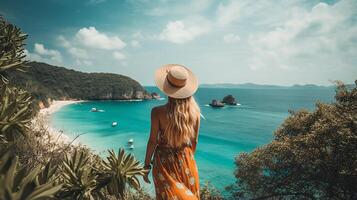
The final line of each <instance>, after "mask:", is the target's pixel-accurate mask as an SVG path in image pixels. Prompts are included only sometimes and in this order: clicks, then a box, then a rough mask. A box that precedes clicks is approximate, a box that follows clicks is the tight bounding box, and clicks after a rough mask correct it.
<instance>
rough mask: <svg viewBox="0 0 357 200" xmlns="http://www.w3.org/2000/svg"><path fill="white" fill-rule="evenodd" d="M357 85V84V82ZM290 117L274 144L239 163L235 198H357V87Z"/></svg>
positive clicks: (244, 156)
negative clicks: (327, 102)
mask: <svg viewBox="0 0 357 200" xmlns="http://www.w3.org/2000/svg"><path fill="white" fill-rule="evenodd" d="M356 85H357V81H356ZM335 99H336V102H335V103H332V104H324V103H317V104H316V110H315V111H313V112H309V111H306V110H300V111H298V112H291V116H290V117H288V118H287V119H286V120H285V122H284V123H283V124H282V125H281V126H280V127H279V128H278V129H277V130H276V132H275V139H274V140H273V141H272V142H271V143H270V144H267V145H265V146H263V147H259V148H257V149H256V150H254V151H253V152H252V153H243V154H240V155H239V156H238V157H237V158H236V165H237V170H236V172H235V176H236V178H237V187H236V188H237V190H235V192H233V194H234V195H235V197H236V198H244V197H246V198H253V199H273V198H280V199H282V198H289V199H356V198H357V162H356V161H357V148H356V147H357V88H356V87H355V88H353V89H351V90H348V89H347V88H346V87H345V86H344V85H343V84H341V83H338V85H337V90H336V97H335Z"/></svg>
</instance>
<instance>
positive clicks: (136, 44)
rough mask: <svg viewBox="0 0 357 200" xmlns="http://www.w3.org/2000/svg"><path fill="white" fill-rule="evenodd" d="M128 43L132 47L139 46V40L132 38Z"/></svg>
mask: <svg viewBox="0 0 357 200" xmlns="http://www.w3.org/2000/svg"><path fill="white" fill-rule="evenodd" d="M130 44H131V46H132V47H140V42H139V41H137V40H132V41H131V42H130Z"/></svg>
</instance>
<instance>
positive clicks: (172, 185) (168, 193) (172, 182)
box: [152, 138, 200, 200]
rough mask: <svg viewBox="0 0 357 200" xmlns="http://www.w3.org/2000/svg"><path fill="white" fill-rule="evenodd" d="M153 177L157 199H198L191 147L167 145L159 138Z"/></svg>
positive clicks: (194, 162) (197, 186) (196, 172)
mask: <svg viewBox="0 0 357 200" xmlns="http://www.w3.org/2000/svg"><path fill="white" fill-rule="evenodd" d="M153 161H154V163H153V169H152V174H153V179H154V184H155V191H156V199H158V200H199V199H200V195H199V191H200V184H199V178H198V170H197V165H196V161H195V158H194V155H193V151H192V147H191V146H190V145H184V146H182V147H179V148H172V147H168V146H167V145H165V144H164V142H162V139H161V138H160V140H159V144H158V146H157V148H156V151H155V154H154V160H153Z"/></svg>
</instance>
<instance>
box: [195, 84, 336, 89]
mask: <svg viewBox="0 0 357 200" xmlns="http://www.w3.org/2000/svg"><path fill="white" fill-rule="evenodd" d="M200 87H203V88H240V89H284V88H289V89H294V88H295V89H303V88H332V87H334V86H333V85H331V86H319V85H314V84H306V85H298V84H295V85H292V86H280V85H260V84H255V83H243V84H233V83H219V84H201V85H200Z"/></svg>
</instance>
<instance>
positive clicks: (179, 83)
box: [166, 73, 187, 87]
mask: <svg viewBox="0 0 357 200" xmlns="http://www.w3.org/2000/svg"><path fill="white" fill-rule="evenodd" d="M166 79H167V82H169V84H170V85H172V86H174V87H183V86H185V85H186V80H187V79H184V80H180V79H177V78H175V77H173V76H172V75H171V74H170V73H169V74H167V76H166Z"/></svg>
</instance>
